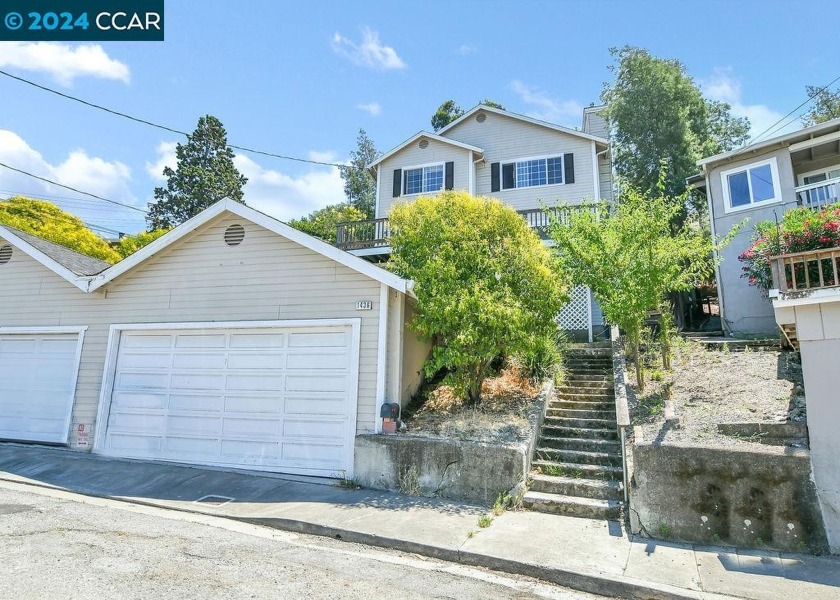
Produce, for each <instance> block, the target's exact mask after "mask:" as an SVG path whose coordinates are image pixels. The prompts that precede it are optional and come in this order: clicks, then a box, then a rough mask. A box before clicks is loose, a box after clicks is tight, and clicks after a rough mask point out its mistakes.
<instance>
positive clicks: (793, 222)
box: [738, 204, 840, 291]
mask: <svg viewBox="0 0 840 600" xmlns="http://www.w3.org/2000/svg"><path fill="white" fill-rule="evenodd" d="M755 229H756V232H755V235H754V236H753V241H752V244H751V245H750V247H749V248H748V249H747V250H746V251H745V252H743V253H742V254H741V255H740V256H739V257H738V260H740V261H741V262H743V263H744V266H743V267H742V268H741V269H742V271H743V274H742V275H741V276H742V277H745V278H746V279H747V281H748V282H749V284H750V285H753V286H756V287H758V288H761V289H762V290H765V291H766V290H769V289H770V288H771V287H773V278H772V275H771V271H770V259H771V258H772V257H774V256H779V255H781V254H793V253H796V252H806V251H809V250H820V249H823V248H834V247H836V246H840V204H834V205H832V206H828V207H826V208H824V209H822V210H820V211H814V210H812V209H810V208H807V207H804V206H803V207H800V208H795V209H793V210H790V211H788V212H786V213H785V215H784V217H783V218H782V222H781V223H780V224H779V225H778V227H777V226H776V223H774V222H773V221H762V222H761V223H758V224H757V225H756V227H755ZM823 262H824V264H823V277H824V280H825V282H826V284H827V285H835V284H836V283H837V282H838V280H837V266H836V265H832V264H831V261H830V260H825V261H823ZM808 269H809V273H808V275H809V277H810V278H811V280H812V281H813V280H818V279H819V266H818V265H817V263H816V261H814V262H810V263H809V266H808ZM785 276H786V278H787V284H788V286H792V285H793V274H792V273H791V271H790V267H788V268H787V272H786V274H785ZM796 280H797V284H801V285H804V281H805V266H804V264H798V265H796ZM801 285H798V286H797V287H801Z"/></svg>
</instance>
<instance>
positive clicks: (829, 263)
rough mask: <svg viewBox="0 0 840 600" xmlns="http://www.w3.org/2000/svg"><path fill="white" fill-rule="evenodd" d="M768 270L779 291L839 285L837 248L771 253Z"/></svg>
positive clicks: (839, 261)
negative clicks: (780, 253) (776, 254)
mask: <svg viewBox="0 0 840 600" xmlns="http://www.w3.org/2000/svg"><path fill="white" fill-rule="evenodd" d="M770 272H771V274H772V277H773V287H774V288H776V289H777V290H779V291H780V292H792V291H801V290H815V289H824V288H836V287H840V247H838V248H825V249H823V250H808V251H806V252H796V253H794V254H783V255H781V256H774V257H773V258H771V259H770Z"/></svg>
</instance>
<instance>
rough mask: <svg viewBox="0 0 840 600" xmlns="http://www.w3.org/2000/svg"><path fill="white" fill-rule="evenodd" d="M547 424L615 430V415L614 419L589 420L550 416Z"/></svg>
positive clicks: (546, 419)
mask: <svg viewBox="0 0 840 600" xmlns="http://www.w3.org/2000/svg"><path fill="white" fill-rule="evenodd" d="M545 424H546V425H551V426H556V427H583V428H584V429H615V415H613V418H612V419H587V418H585V417H583V418H578V417H562V416H554V415H548V416H546V418H545Z"/></svg>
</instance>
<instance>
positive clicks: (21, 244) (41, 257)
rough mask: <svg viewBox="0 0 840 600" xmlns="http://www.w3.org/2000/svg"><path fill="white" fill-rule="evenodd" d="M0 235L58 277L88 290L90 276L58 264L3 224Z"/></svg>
mask: <svg viewBox="0 0 840 600" xmlns="http://www.w3.org/2000/svg"><path fill="white" fill-rule="evenodd" d="M0 237H2V238H3V239H4V240H6V241H7V242H10V243H11V244H12V245H13V246H15V247H16V248H17V249H18V250H20V251H22V252H23V253H24V254H27V255H29V256H30V257H31V258H33V259H35V260H36V261H38V262H39V263H41V264H42V265H44V266H45V267H46V268H48V269H49V270H50V271H52V272H53V273H55V274H56V275H58V276H59V277H61V278H63V279H66V280H67V281H69V282H70V283H72V284H73V285H74V286H76V287H77V288H79V289H80V290H82V291H83V292H86V291H88V283H89V281H90V280H91V279H92V277H91V276H85V275H77V274H76V273H74V272H73V271H71V270H70V269H68V268H67V267H65V266H64V265H61V264H59V263H58V262H56V261H55V260H53V259H52V258H50V257H49V256H47V255H46V254H44V253H43V252H41V251H40V250H38V248H36V247H35V246H33V245H32V244H30V243H29V242H27V241H25V240H23V239H22V238H20V237H18V236H17V235H15V234H14V232H12V231H9V230H8V229H7V228H5V227H3V225H0ZM47 241H49V240H47Z"/></svg>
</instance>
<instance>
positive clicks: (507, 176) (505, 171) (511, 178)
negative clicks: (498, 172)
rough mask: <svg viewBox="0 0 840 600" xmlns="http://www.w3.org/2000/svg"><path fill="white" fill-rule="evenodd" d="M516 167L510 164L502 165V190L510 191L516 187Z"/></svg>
mask: <svg viewBox="0 0 840 600" xmlns="http://www.w3.org/2000/svg"><path fill="white" fill-rule="evenodd" d="M515 173H516V165H515V164H514V163H510V164H508V165H502V189H503V190H512V189H513V188H515V187H516V177H515V175H514V174H515Z"/></svg>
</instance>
